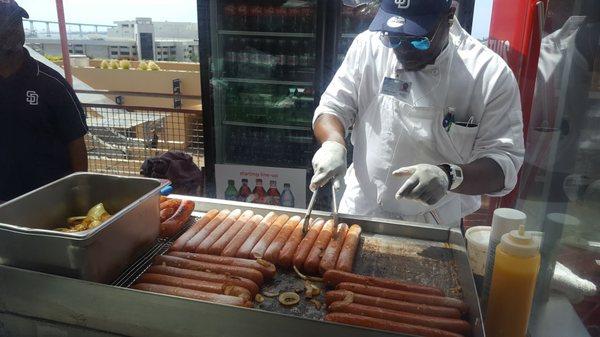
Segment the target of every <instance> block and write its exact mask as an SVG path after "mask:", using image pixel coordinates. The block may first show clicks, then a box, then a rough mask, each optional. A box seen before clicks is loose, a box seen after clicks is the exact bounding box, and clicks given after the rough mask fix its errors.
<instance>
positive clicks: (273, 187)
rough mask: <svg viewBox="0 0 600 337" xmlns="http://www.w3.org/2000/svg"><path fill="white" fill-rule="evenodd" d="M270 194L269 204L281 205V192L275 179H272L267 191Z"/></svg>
mask: <svg viewBox="0 0 600 337" xmlns="http://www.w3.org/2000/svg"><path fill="white" fill-rule="evenodd" d="M267 196H268V204H269V205H275V206H279V199H280V194H279V191H278V190H277V182H276V181H275V180H271V181H270V182H269V190H268V191H267Z"/></svg>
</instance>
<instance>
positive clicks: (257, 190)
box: [252, 179, 267, 204]
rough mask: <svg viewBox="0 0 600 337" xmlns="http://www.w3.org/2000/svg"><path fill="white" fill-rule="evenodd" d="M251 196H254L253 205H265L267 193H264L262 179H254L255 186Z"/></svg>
mask: <svg viewBox="0 0 600 337" xmlns="http://www.w3.org/2000/svg"><path fill="white" fill-rule="evenodd" d="M252 194H254V203H256V204H264V203H265V199H266V197H267V191H265V189H264V187H263V182H262V179H256V186H254V191H252Z"/></svg>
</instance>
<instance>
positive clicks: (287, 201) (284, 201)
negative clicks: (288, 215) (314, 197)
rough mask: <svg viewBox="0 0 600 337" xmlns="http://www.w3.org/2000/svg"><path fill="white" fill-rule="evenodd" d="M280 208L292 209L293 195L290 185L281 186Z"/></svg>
mask: <svg viewBox="0 0 600 337" xmlns="http://www.w3.org/2000/svg"><path fill="white" fill-rule="evenodd" d="M280 200H281V206H284V207H294V204H295V202H294V195H293V194H292V190H290V184H288V183H285V184H283V192H281V197H280Z"/></svg>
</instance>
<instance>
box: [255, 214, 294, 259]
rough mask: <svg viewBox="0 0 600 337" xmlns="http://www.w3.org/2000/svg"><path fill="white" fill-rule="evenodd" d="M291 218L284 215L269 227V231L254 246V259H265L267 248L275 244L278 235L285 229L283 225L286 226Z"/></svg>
mask: <svg viewBox="0 0 600 337" xmlns="http://www.w3.org/2000/svg"><path fill="white" fill-rule="evenodd" d="M289 218H290V217H289V216H288V215H286V214H282V215H280V216H279V217H277V220H275V222H273V224H272V225H271V226H269V229H268V230H267V231H266V232H265V234H264V235H263V236H262V237H261V238H260V240H258V242H257V243H256V245H254V248H252V251H251V252H250V255H251V256H252V257H254V258H261V259H262V258H264V256H265V252H266V251H267V248H269V245H270V244H271V242H273V240H274V239H275V237H276V236H277V234H279V232H280V231H281V229H282V228H283V225H285V223H286V222H287V221H288V219H289Z"/></svg>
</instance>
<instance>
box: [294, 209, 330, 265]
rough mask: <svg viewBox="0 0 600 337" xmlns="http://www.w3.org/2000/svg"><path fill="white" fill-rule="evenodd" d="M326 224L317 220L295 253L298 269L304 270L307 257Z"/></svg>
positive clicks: (295, 262)
mask: <svg viewBox="0 0 600 337" xmlns="http://www.w3.org/2000/svg"><path fill="white" fill-rule="evenodd" d="M324 224H325V220H323V219H317V220H315V222H314V223H313V224H312V225H311V226H310V228H309V229H308V233H306V235H305V236H304V238H303V239H302V241H300V244H299V245H298V248H297V249H296V252H295V253H294V266H296V268H298V269H302V267H303V266H304V261H306V257H307V256H308V254H309V253H310V250H311V248H312V246H313V244H314V243H315V241H316V240H317V237H318V236H319V233H321V230H322V229H323V225H324Z"/></svg>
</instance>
